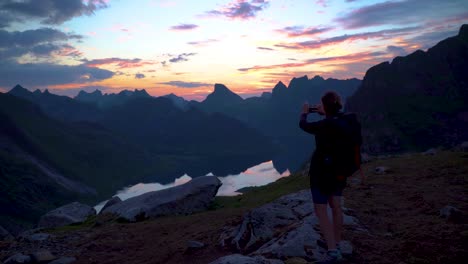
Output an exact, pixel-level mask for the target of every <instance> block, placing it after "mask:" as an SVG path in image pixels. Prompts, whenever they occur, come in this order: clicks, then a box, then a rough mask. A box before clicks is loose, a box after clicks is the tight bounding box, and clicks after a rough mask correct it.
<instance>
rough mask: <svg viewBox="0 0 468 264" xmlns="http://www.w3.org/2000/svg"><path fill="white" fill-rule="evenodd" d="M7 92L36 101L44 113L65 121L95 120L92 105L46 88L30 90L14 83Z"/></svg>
mask: <svg viewBox="0 0 468 264" xmlns="http://www.w3.org/2000/svg"><path fill="white" fill-rule="evenodd" d="M8 93H9V94H11V95H14V96H16V97H19V98H23V99H26V100H28V101H31V102H34V103H36V104H37V105H38V106H40V108H41V109H42V111H44V113H46V114H47V115H49V116H51V117H53V118H55V119H60V120H65V121H83V120H88V121H89V120H96V118H97V116H98V112H99V111H98V109H97V107H95V106H94V105H90V104H82V103H80V102H77V101H75V100H73V99H72V98H70V97H68V96H59V95H55V94H52V93H50V92H49V90H47V89H46V90H45V91H44V92H41V91H40V90H38V89H37V90H35V91H34V92H31V91H29V90H28V89H26V88H23V87H22V86H21V85H16V86H15V87H13V89H11V90H10V91H9V92H8Z"/></svg>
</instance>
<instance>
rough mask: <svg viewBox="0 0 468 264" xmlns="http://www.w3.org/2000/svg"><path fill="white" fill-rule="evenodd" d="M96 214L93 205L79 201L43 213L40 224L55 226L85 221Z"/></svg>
mask: <svg viewBox="0 0 468 264" xmlns="http://www.w3.org/2000/svg"><path fill="white" fill-rule="evenodd" d="M93 215H96V210H94V208H92V207H91V206H88V205H85V204H81V203H78V202H74V203H70V204H67V205H64V206H62V207H59V208H57V209H55V210H52V211H50V212H48V213H47V214H45V215H43V216H42V217H41V218H40V220H39V224H38V226H39V227H41V228H53V227H59V226H65V225H69V224H74V223H80V222H83V221H85V220H86V219H87V218H88V217H90V216H93Z"/></svg>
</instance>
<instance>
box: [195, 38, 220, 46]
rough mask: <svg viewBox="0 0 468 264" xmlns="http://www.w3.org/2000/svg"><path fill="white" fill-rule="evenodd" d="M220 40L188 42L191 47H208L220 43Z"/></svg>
mask: <svg viewBox="0 0 468 264" xmlns="http://www.w3.org/2000/svg"><path fill="white" fill-rule="evenodd" d="M218 41H219V40H218V39H206V40H200V41H190V42H187V44H189V45H194V46H206V45H208V44H210V43H214V42H218Z"/></svg>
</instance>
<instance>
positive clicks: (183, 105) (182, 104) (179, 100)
mask: <svg viewBox="0 0 468 264" xmlns="http://www.w3.org/2000/svg"><path fill="white" fill-rule="evenodd" d="M162 97H165V98H169V99H170V100H171V101H172V103H173V104H174V105H175V106H177V107H178V108H180V109H182V110H187V109H188V108H189V102H187V101H186V100H185V99H184V98H183V97H180V96H177V95H175V94H173V93H171V94H167V95H163V96H162Z"/></svg>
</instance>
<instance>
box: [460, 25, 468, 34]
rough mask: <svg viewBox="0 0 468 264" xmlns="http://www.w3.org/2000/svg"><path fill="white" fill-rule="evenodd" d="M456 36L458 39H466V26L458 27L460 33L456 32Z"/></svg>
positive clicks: (467, 27) (467, 30)
mask: <svg viewBox="0 0 468 264" xmlns="http://www.w3.org/2000/svg"><path fill="white" fill-rule="evenodd" d="M458 36H460V37H468V24H463V25H462V26H461V27H460V31H459V32H458Z"/></svg>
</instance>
